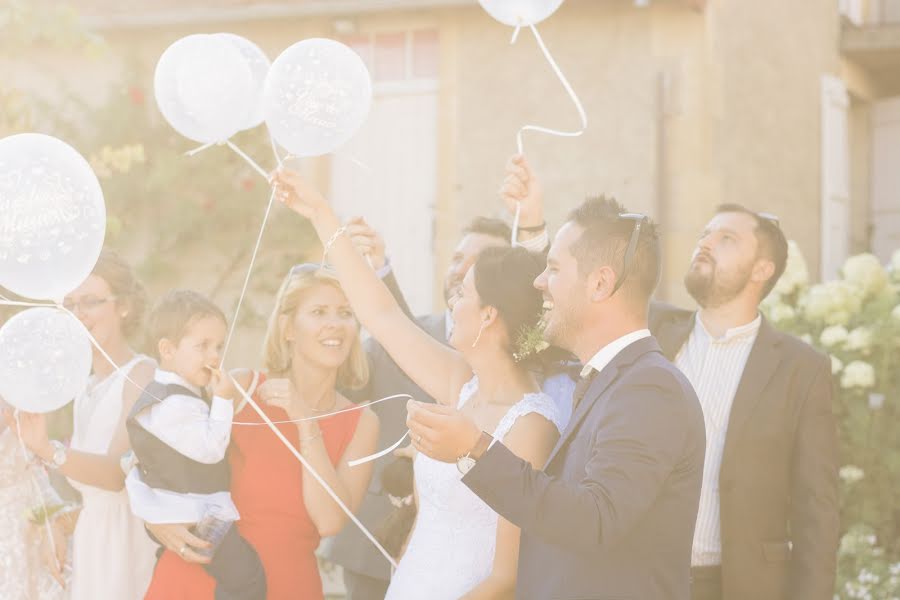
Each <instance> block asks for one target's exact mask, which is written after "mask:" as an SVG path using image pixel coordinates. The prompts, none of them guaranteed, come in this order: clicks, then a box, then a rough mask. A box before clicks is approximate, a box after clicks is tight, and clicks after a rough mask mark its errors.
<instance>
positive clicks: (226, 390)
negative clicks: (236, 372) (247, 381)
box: [206, 366, 237, 400]
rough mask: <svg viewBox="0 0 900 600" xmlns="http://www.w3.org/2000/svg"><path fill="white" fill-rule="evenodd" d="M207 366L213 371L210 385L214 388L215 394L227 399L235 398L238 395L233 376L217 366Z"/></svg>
mask: <svg viewBox="0 0 900 600" xmlns="http://www.w3.org/2000/svg"><path fill="white" fill-rule="evenodd" d="M206 368H207V369H209V371H210V372H211V373H212V377H211V378H210V381H209V387H210V388H211V389H212V392H213V394H215V395H216V396H218V397H220V398H224V399H226V400H234V399H235V397H236V396H237V388H236V387H234V383H233V382H232V380H231V376H230V375H229V374H228V373H227V372H225V371H222V370H221V369H218V368H216V367H210V366H207V367H206Z"/></svg>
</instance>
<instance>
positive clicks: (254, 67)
mask: <svg viewBox="0 0 900 600" xmlns="http://www.w3.org/2000/svg"><path fill="white" fill-rule="evenodd" d="M216 35H219V36H222V37H223V38H225V39H227V40H229V41H230V42H231V43H232V44H234V45H235V46H237V49H238V50H239V51H240V53H241V56H243V57H244V60H245V61H246V62H247V66H248V67H250V74H251V76H252V77H253V84H252V86H253V87H252V92H253V101H252V103H251V106H252V108H251V110H250V115H249V117H248V119H247V122H246V124H245V127H244V129H252V128H254V127H256V126H257V125H259V124H260V123H262V122H263V120H264V117H263V109H262V92H263V86H264V85H265V84H266V75H268V74H269V67H270V66H271V65H272V62H271V61H270V60H269V57H268V56H266V53H265V52H263V51H262V50H260V48H259V46H257V45H256V44H254V43H253V42H251V41H250V40H248V39H247V38H243V37H241V36H239V35H235V34H233V33H219V34H216Z"/></svg>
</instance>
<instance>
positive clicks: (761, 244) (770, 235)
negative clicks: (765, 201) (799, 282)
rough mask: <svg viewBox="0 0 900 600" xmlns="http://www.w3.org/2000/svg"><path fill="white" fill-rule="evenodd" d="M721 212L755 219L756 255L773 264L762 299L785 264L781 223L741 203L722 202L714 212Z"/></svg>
mask: <svg viewBox="0 0 900 600" xmlns="http://www.w3.org/2000/svg"><path fill="white" fill-rule="evenodd" d="M722 213H741V214H745V215H750V216H751V217H753V220H754V221H756V230H755V233H756V244H757V248H758V249H757V256H762V257H764V258H767V259H769V260H771V261H772V263H773V264H774V265H775V272H774V273H773V274H772V276H771V277H770V278H769V280H768V281H767V282H766V286H765V287H764V288H763V294H762V298H760V300H762V299H764V298H765V297H766V296H768V295H769V292H771V291H772V289H773V288H774V287H775V284H776V283H778V280H779V279H781V276H782V275H783V274H784V269H785V267H786V266H787V255H788V243H787V239H786V238H785V237H784V232H783V231H781V225H780V224H779V223H778V219H777V218H776V217H775V216H773V215H769V214H767V213H758V212H756V211H753V210H750V209H749V208H747V207H746V206H743V205H741V204H734V203H732V204H722V205H720V206H719V207H717V208H716V214H717V215H720V214H722Z"/></svg>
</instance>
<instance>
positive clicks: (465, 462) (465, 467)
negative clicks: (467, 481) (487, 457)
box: [456, 431, 494, 475]
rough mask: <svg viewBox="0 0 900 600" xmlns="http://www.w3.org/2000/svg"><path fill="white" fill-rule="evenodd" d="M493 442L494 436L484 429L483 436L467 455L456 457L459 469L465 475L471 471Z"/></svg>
mask: <svg viewBox="0 0 900 600" xmlns="http://www.w3.org/2000/svg"><path fill="white" fill-rule="evenodd" d="M493 442H494V438H493V437H492V436H491V435H490V434H488V433H485V432H484V431H482V432H481V437H479V438H478V441H477V442H475V446H474V447H473V448H472V449H471V450H469V451H468V452H467V453H466V455H465V456H460V457H459V458H457V459H456V468H457V470H458V471H459V472H460V473H462V474H463V475H465V474H466V473H468V472H469V471H471V470H472V467H474V466H475V463H477V462H478V459H479V458H481V457H482V456H483V455H484V453H485V452H487V451H488V449H489V448H490V447H491V444H493Z"/></svg>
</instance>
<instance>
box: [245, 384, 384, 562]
mask: <svg viewBox="0 0 900 600" xmlns="http://www.w3.org/2000/svg"><path fill="white" fill-rule="evenodd" d="M228 377H229V378H230V379H231V382H232V384H234V386H235V387H236V388H237V390H238V391H239V392H240V393H241V395H242V396H243V397H244V400H246V401H247V403H248V404H250V406H251V407H252V408H253V410H254V411H256V414H258V415H259V417H260V418H261V419H262V420H263V421H265V422H266V425H268V427H269V429H271V430H272V433H274V434H275V435H276V436H277V437H278V439H279V440H281V443H282V444H284V447H285V448H287V449H288V450H289V451H290V453H291V454H293V455H294V457H295V458H296V459H297V460H299V461H300V463H301V464H302V465H303V467H304V468H305V469H306V470H307V471H309V473H310V474H311V475H312V476H313V477H314V478H315V480H316V481H318V482H319V485H321V486H322V487H323V488H324V489H325V492H326V493H327V494H328V495H329V496H331V499H332V500H334V501H335V502H336V503H337V505H338V506H339V507H340V508H341V510H343V511H344V513H345V514H346V515H347V516H348V517H349V518H350V520H351V521H353V523H354V524H355V525H356V526H357V527H359V530H360V531H362V532H363V534H364V535H365V536H366V537H367V538H369V541H370V542H372V543H373V544H375V547H376V548H378V551H379V552H381V554H382V555H383V556H384V557H385V558H386V559H387V560H388V562H389V563H391V566H392V567H393V568H395V569H396V568H397V563H396V561H394V558H393V557H392V556H391V555H390V553H389V552H388V551H387V550H385V549H384V548H383V547H382V545H381V544H379V543H378V540H376V539H375V536H374V535H372V533H371V532H370V531H369V530H368V529H366V527H365V525H363V524H362V523H361V522H360V521H359V519H357V518H356V515H354V514H353V511H352V510H350V509H349V508H347V505H346V504H344V501H343V500H341V498H340V496H338V495H337V493H335V491H334V490H333V489H331V486H330V485H328V484H327V483H326V482H325V480H324V479H322V476H321V475H319V474H318V473H317V472H316V470H315V469H313V468H312V465H310V464H309V462H308V461H307V460H306V459H305V458H304V457H303V455H302V454H301V453H300V452H299V451H298V450H297V449H296V448H295V447H294V445H293V444H292V443H290V442H289V441H288V439H287V438H286V437H285V436H284V434H283V433H281V430H280V429H278V427H276V426H275V424H274V423H273V422H272V421H271V419H269V417H268V415H266V413H265V412H264V411H263V410H262V409H261V408H260V407H259V405H258V404H256V402H255V401H254V400H253V398H251V397H250V396H249V395H248V394H247V391H246V390H244V388H243V387H241V384H239V383H238V382H237V381H235V379H234V377H231V375H229V376H228Z"/></svg>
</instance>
